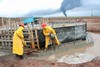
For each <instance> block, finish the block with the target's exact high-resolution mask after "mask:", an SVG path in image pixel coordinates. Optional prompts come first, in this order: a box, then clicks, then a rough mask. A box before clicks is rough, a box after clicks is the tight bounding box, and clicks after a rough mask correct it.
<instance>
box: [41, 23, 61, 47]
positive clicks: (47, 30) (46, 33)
mask: <svg viewBox="0 0 100 67" xmlns="http://www.w3.org/2000/svg"><path fill="white" fill-rule="evenodd" d="M42 28H43V34H44V36H45V49H47V48H48V44H49V41H50V35H51V34H53V35H54V37H55V38H54V42H55V43H56V45H60V42H59V40H58V38H57V36H56V32H55V30H54V29H53V28H51V27H50V26H47V24H46V23H43V24H42Z"/></svg>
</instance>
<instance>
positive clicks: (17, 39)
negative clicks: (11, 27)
mask: <svg viewBox="0 0 100 67" xmlns="http://www.w3.org/2000/svg"><path fill="white" fill-rule="evenodd" d="M23 30H24V23H20V24H19V28H18V29H17V30H16V31H15V32H14V35H13V45H12V46H13V49H12V50H13V54H15V55H16V56H17V57H18V58H20V59H23V53H24V50H23V49H24V46H25V45H26V43H25V41H24V36H23Z"/></svg>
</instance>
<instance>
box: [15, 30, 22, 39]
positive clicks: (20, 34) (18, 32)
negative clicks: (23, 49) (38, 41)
mask: <svg viewBox="0 0 100 67" xmlns="http://www.w3.org/2000/svg"><path fill="white" fill-rule="evenodd" d="M16 34H17V36H18V37H20V38H21V39H24V36H23V32H22V31H21V30H17V31H16Z"/></svg>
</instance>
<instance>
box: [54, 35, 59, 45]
mask: <svg viewBox="0 0 100 67" xmlns="http://www.w3.org/2000/svg"><path fill="white" fill-rule="evenodd" d="M54 41H55V43H56V44H57V45H60V42H59V40H58V38H57V36H55V40H54Z"/></svg>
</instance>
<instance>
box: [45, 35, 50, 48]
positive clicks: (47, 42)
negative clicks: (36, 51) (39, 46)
mask: <svg viewBox="0 0 100 67" xmlns="http://www.w3.org/2000/svg"><path fill="white" fill-rule="evenodd" d="M49 40H50V37H49V36H46V37H45V48H46V49H47V48H48V44H49Z"/></svg>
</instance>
